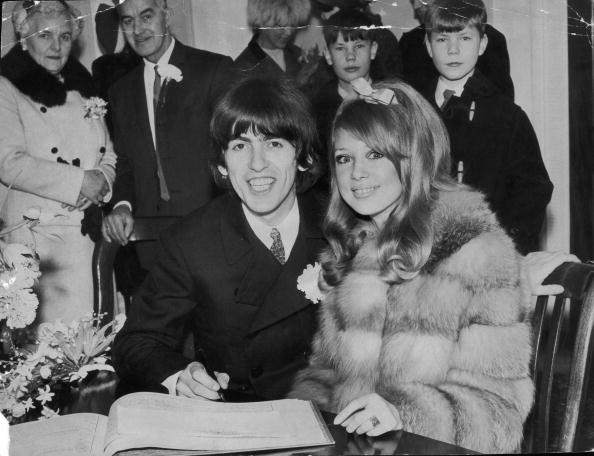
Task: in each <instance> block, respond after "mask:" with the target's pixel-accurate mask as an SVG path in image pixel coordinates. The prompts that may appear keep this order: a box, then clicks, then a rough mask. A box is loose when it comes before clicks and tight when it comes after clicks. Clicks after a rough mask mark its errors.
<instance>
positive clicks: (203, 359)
mask: <svg viewBox="0 0 594 456" xmlns="http://www.w3.org/2000/svg"><path fill="white" fill-rule="evenodd" d="M196 355H197V358H198V361H199V362H200V363H202V365H203V366H204V370H205V371H206V373H207V374H208V375H209V376H210V377H212V378H214V379H215V381H216V382H217V383H218V380H217V376H216V375H215V373H214V371H213V370H212V367H211V364H210V363H209V362H208V359H207V358H206V353H205V352H204V350H203V349H202V348H199V349H198V351H197V353H196ZM219 385H220V384H219ZM217 393H218V394H219V398H220V399H221V401H222V402H227V401H226V399H225V394H224V393H223V388H220V389H219V390H218V391H217Z"/></svg>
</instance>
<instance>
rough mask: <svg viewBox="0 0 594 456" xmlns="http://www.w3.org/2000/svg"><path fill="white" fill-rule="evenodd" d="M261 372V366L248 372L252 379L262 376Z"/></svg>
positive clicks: (262, 370)
mask: <svg viewBox="0 0 594 456" xmlns="http://www.w3.org/2000/svg"><path fill="white" fill-rule="evenodd" d="M263 372H264V369H262V366H257V367H252V369H251V370H250V374H251V375H252V377H254V378H258V377H259V376H260V375H262V373H263Z"/></svg>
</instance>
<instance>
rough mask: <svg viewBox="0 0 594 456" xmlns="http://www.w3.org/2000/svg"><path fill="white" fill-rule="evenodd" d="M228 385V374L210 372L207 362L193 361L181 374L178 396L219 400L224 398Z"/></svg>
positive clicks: (177, 386)
mask: <svg viewBox="0 0 594 456" xmlns="http://www.w3.org/2000/svg"><path fill="white" fill-rule="evenodd" d="M228 385H229V375H228V374H226V373H220V372H209V371H208V369H207V368H206V366H205V364H202V363H199V362H198V361H193V362H191V363H190V364H188V366H187V367H186V368H185V369H184V370H183V372H182V373H181V374H180V376H179V378H178V380H177V384H176V386H175V390H176V393H177V395H178V396H185V397H192V398H196V399H204V400H210V401H217V400H224V393H223V390H226V389H227V387H228Z"/></svg>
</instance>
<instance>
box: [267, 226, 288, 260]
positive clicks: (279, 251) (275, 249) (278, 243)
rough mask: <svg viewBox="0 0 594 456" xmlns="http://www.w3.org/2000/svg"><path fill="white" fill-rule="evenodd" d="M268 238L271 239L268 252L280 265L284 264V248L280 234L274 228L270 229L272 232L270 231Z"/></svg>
mask: <svg viewBox="0 0 594 456" xmlns="http://www.w3.org/2000/svg"><path fill="white" fill-rule="evenodd" d="M270 237H271V238H272V246H271V247H270V251H271V252H272V254H273V255H274V258H276V259H277V260H278V262H279V263H280V264H285V247H284V246H283V241H282V240H281V234H280V232H279V231H278V230H277V229H276V228H272V231H270Z"/></svg>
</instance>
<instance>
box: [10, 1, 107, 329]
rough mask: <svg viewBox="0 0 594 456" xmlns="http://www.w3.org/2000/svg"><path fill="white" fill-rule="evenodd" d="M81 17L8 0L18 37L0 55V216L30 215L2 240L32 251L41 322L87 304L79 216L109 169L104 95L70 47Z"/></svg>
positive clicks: (87, 264) (85, 239) (89, 244)
mask: <svg viewBox="0 0 594 456" xmlns="http://www.w3.org/2000/svg"><path fill="white" fill-rule="evenodd" d="M80 17H81V15H80V13H79V12H78V11H76V10H75V9H73V8H72V7H71V6H69V5H68V4H67V3H66V2H65V1H63V0H57V1H42V2H38V1H31V0H26V1H24V2H19V3H17V4H16V6H15V9H14V11H13V15H12V19H13V24H14V30H15V32H16V35H17V39H18V42H17V44H16V45H15V46H14V47H13V48H12V49H11V50H10V51H9V52H8V53H7V54H6V55H5V56H4V57H3V58H2V60H1V61H0V66H1V74H2V76H1V77H0V123H1V125H2V128H1V129H0V183H1V186H0V201H3V204H2V207H1V212H0V218H1V219H2V221H3V222H4V223H6V224H7V225H13V224H16V223H19V222H22V221H23V216H24V215H25V211H28V210H30V209H34V211H33V212H34V213H35V214H38V219H39V221H40V222H41V223H40V224H39V225H38V226H37V227H36V228H35V230H36V231H37V232H38V235H35V236H32V233H31V232H29V230H27V229H25V228H21V229H18V230H16V231H13V232H11V233H9V234H8V235H7V236H6V237H5V240H6V241H8V242H19V243H24V244H30V245H34V248H35V250H36V251H37V253H38V254H39V257H40V260H41V265H40V268H41V272H42V276H41V279H40V283H39V287H38V296H39V300H40V308H39V312H38V320H39V321H40V322H43V321H51V320H54V319H56V318H59V317H68V318H69V319H71V318H77V317H79V316H82V315H84V314H87V313H89V312H91V311H92V309H93V281H92V274H91V258H92V255H93V248H94V244H93V241H92V240H91V239H90V238H89V236H87V235H86V233H88V229H89V225H88V224H87V223H86V222H87V221H88V220H89V219H96V220H100V219H99V217H100V209H99V208H98V206H99V205H101V204H103V203H104V202H106V201H107V200H108V199H109V196H110V195H109V193H110V189H111V184H112V183H113V180H114V178H115V162H116V157H115V154H114V151H113V147H112V143H111V140H110V138H109V134H108V132H107V128H106V125H105V121H104V118H103V116H104V114H105V111H106V109H105V102H104V101H103V100H101V99H99V98H96V97H97V95H98V93H97V91H96V89H95V85H94V82H93V80H92V77H91V75H90V74H89V72H88V71H87V70H86V69H85V68H84V67H83V65H82V64H81V63H80V62H79V61H78V60H77V59H76V58H75V57H74V56H73V55H72V50H73V48H74V44H75V42H76V39H77V38H78V36H79V35H80V32H81V30H82V28H83V22H82V20H81V18H80ZM91 215H93V217H91ZM29 216H30V213H29ZM98 223H100V222H99V221H98V222H97V224H98Z"/></svg>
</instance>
